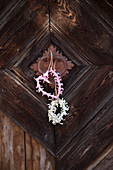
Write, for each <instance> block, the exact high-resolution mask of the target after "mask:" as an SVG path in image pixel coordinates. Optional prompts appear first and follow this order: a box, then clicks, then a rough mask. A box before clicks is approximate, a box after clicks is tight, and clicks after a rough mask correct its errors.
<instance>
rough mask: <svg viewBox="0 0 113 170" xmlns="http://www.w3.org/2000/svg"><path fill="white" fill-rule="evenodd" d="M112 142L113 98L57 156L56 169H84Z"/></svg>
mask: <svg viewBox="0 0 113 170" xmlns="http://www.w3.org/2000/svg"><path fill="white" fill-rule="evenodd" d="M65 132H66V133H67V131H66V130H65ZM62 137H64V136H62ZM112 141H113V97H112V98H111V99H110V100H109V101H108V102H107V103H106V104H105V105H104V106H103V108H101V109H100V110H99V112H98V114H97V115H96V116H95V118H94V119H93V120H92V121H91V122H90V123H89V124H88V125H87V126H85V127H84V129H83V130H82V131H81V132H80V133H79V135H77V136H76V137H75V138H74V139H73V140H72V141H71V142H70V143H69V144H68V145H67V147H66V148H64V150H63V151H62V152H61V153H60V154H59V155H58V156H57V162H56V166H57V168H56V169H58V170H59V169H62V170H63V169H64V170H65V169H68V170H70V169H71V170H75V169H86V168H87V167H88V166H89V165H90V164H91V163H92V162H93V161H94V160H95V159H96V158H97V157H98V156H99V155H100V154H101V153H102V152H103V151H104V150H105V149H106V148H107V147H108V146H109V145H110V144H111V143H112Z"/></svg>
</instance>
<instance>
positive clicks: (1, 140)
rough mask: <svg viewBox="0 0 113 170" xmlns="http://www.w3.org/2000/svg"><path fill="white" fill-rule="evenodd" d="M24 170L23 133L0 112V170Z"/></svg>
mask: <svg viewBox="0 0 113 170" xmlns="http://www.w3.org/2000/svg"><path fill="white" fill-rule="evenodd" d="M13 169H15V170H25V148H24V131H23V130H22V129H20V128H19V127H18V126H17V125H16V124H15V123H14V122H12V121H11V120H10V119H9V118H8V117H7V116H6V115H5V114H4V113H3V112H2V111H1V110H0V170H13Z"/></svg>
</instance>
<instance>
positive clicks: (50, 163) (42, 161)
mask: <svg viewBox="0 0 113 170" xmlns="http://www.w3.org/2000/svg"><path fill="white" fill-rule="evenodd" d="M26 167H27V170H55V162H54V158H53V156H52V155H50V153H48V152H47V151H46V149H45V148H44V147H43V146H42V145H40V144H39V143H38V142H36V140H34V139H33V138H32V137H30V136H29V135H28V134H27V133H26Z"/></svg>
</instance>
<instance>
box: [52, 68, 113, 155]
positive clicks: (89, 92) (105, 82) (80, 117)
mask: <svg viewBox="0 0 113 170" xmlns="http://www.w3.org/2000/svg"><path fill="white" fill-rule="evenodd" d="M112 73H113V66H98V67H97V66H94V67H91V68H89V69H88V70H87V71H86V73H85V74H83V77H81V78H80V79H78V78H77V77H76V78H75V77H74V73H73V76H72V77H71V79H70V80H69V79H68V81H69V82H70V83H68V84H69V85H68V87H67V90H66V93H65V94H64V98H65V99H66V101H68V102H69V106H70V111H69V115H68V116H67V117H66V122H65V123H64V125H63V126H61V125H57V126H56V127H55V139H56V148H57V149H56V150H57V153H59V152H61V150H62V149H63V148H64V147H65V146H66V145H68V143H69V142H70V141H71V140H72V139H73V137H74V136H76V135H79V133H80V131H81V130H83V128H84V127H85V126H86V124H87V123H88V122H90V121H91V120H92V119H93V117H94V116H95V115H96V114H97V113H98V111H99V110H100V109H101V108H102V107H103V106H104V105H105V104H106V103H107V102H108V101H109V100H110V99H111V98H112V97H113V81H112V78H111V75H112ZM92 122H93V120H92Z"/></svg>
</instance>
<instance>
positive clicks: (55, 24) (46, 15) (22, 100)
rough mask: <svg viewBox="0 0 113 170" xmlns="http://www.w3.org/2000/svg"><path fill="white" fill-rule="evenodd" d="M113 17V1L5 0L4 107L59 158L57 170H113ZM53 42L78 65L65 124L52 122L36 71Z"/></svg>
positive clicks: (1, 13)
mask: <svg viewBox="0 0 113 170" xmlns="http://www.w3.org/2000/svg"><path fill="white" fill-rule="evenodd" d="M112 19H113V2H112V1H111V0H103V1H102V0H98V2H95V0H81V1H80V0H70V1H69V0H43V1H42V0H32V1H30V0H22V1H21V0H18V1H17V0H16V1H13V0H9V1H7V0H5V1H4V0H1V4H0V108H1V110H2V112H3V113H4V114H6V115H7V116H8V117H10V118H11V119H12V120H13V121H14V122H16V123H17V124H18V125H19V126H20V127H21V128H22V129H23V130H24V131H25V132H28V133H29V134H30V136H32V137H33V138H34V139H35V140H36V141H38V142H39V143H40V144H42V145H43V147H45V148H46V149H47V151H49V152H50V153H51V154H52V155H53V156H54V158H55V164H56V169H57V170H70V169H73V170H77V169H80V170H82V169H87V168H89V169H93V168H95V169H99V168H103V169H113V164H112V163H111V162H112V161H111V160H113V159H112V156H111V155H112V150H113V149H112V142H113V29H112V27H113V21H112ZM50 44H52V45H53V46H55V47H56V49H57V50H59V51H60V52H61V53H62V54H63V55H64V56H66V57H67V58H68V59H69V60H70V61H72V62H73V63H74V67H73V69H72V70H71V71H70V73H69V75H68V77H67V78H66V79H65V80H64V88H65V91H64V94H63V96H64V98H65V99H66V100H67V101H68V103H69V105H70V111H69V115H68V116H67V117H66V121H65V122H64V124H63V125H62V126H61V125H56V126H53V125H52V124H51V123H49V122H48V117H47V98H46V97H43V96H41V94H38V93H36V92H35V85H36V84H35V81H34V79H33V77H34V75H35V73H34V72H33V70H31V69H30V66H31V64H32V63H34V62H35V60H36V59H37V58H39V57H41V56H42V54H43V52H44V51H45V50H47V49H48V47H49V46H50ZM108 159H109V160H110V161H111V162H110V161H108V162H107V163H106V165H104V162H105V161H106V160H108ZM97 160H98V161H97ZM102 161H103V162H102Z"/></svg>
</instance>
